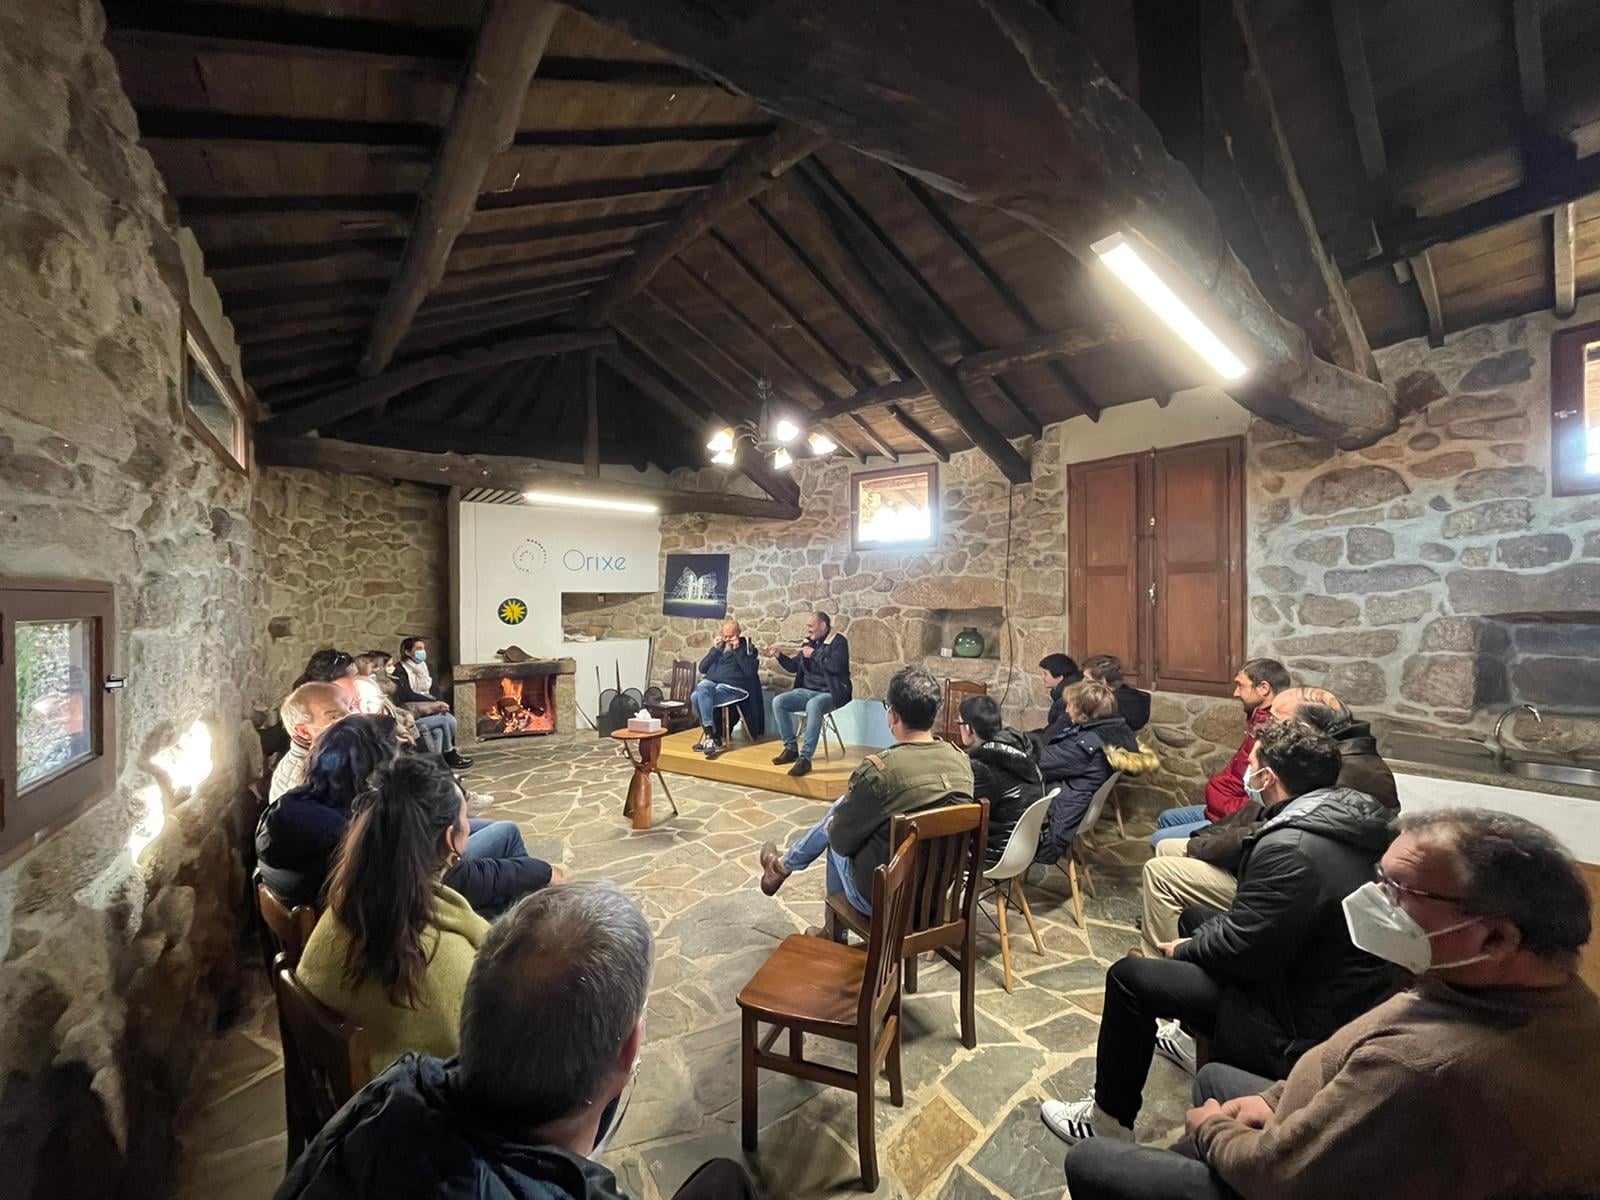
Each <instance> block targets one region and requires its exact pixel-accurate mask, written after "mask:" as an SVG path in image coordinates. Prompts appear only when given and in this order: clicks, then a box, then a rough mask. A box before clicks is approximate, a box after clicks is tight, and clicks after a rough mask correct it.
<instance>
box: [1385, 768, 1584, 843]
mask: <svg viewBox="0 0 1600 1200" xmlns="http://www.w3.org/2000/svg"><path fill="white" fill-rule="evenodd" d="M1394 782H1395V788H1396V790H1397V791H1398V792H1399V793H1400V808H1401V811H1402V812H1406V813H1417V812H1431V811H1433V810H1435V809H1440V808H1494V809H1499V810H1500V811H1501V812H1508V813H1514V814H1516V815H1517V816H1519V817H1526V818H1527V819H1528V820H1530V821H1532V822H1534V823H1535V824H1537V825H1542V826H1544V827H1545V828H1546V829H1548V830H1549V831H1550V832H1551V833H1553V834H1555V835H1556V837H1558V838H1560V839H1561V841H1562V842H1563V844H1565V846H1566V847H1567V849H1568V850H1570V851H1572V854H1573V857H1575V858H1576V859H1577V860H1578V861H1579V862H1585V863H1600V801H1595V800H1589V799H1586V798H1583V797H1578V796H1548V795H1546V794H1545V793H1543V792H1525V791H1522V790H1520V789H1518V788H1506V787H1494V786H1491V785H1490V784H1486V783H1463V782H1461V781H1459V780H1455V779H1434V778H1432V777H1431V776H1424V775H1402V774H1400V773H1399V772H1398V771H1397V772H1395V777H1394Z"/></svg>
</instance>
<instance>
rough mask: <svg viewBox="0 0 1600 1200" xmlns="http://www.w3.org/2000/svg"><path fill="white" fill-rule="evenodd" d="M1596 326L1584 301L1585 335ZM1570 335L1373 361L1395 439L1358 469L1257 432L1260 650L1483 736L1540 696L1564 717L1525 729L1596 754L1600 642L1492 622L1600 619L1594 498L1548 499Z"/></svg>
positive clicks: (1365, 704) (1418, 349) (1551, 628)
mask: <svg viewBox="0 0 1600 1200" xmlns="http://www.w3.org/2000/svg"><path fill="white" fill-rule="evenodd" d="M1597 318H1600V301H1597V300H1595V299H1593V298H1591V299H1590V300H1588V301H1586V302H1585V304H1584V306H1583V308H1582V309H1581V310H1580V312H1579V313H1578V314H1577V316H1576V317H1575V318H1574V321H1575V322H1576V321H1584V320H1590V321H1592V320H1595V319H1597ZM1557 327H1558V324H1557V322H1556V321H1555V320H1554V318H1553V317H1552V316H1550V315H1549V314H1537V315H1534V316H1530V317H1527V318H1522V319H1517V320H1512V321H1506V322H1502V323H1500V324H1496V325H1490V326H1481V327H1478V328H1476V329H1472V330H1468V331H1466V332H1464V333H1460V334H1456V335H1453V336H1451V337H1450V338H1449V339H1448V340H1447V342H1446V344H1445V345H1444V346H1443V347H1442V348H1439V349H1430V348H1429V347H1428V345H1427V344H1426V342H1425V341H1422V340H1417V341H1412V342H1406V343H1403V344H1401V345H1398V346H1393V347H1390V348H1388V349H1386V350H1382V351H1380V352H1379V353H1378V361H1379V364H1380V366H1381V368H1382V370H1383V373H1384V377H1385V378H1386V379H1387V380H1389V381H1390V384H1391V386H1392V387H1393V388H1394V390H1395V393H1396V396H1397V398H1398V401H1399V405H1400V408H1401V411H1402V414H1403V415H1402V419H1401V425H1400V429H1399V430H1398V432H1396V433H1395V434H1393V435H1392V436H1390V437H1388V438H1385V439H1384V440H1383V441H1381V442H1379V443H1378V444H1376V445H1374V446H1370V447H1368V448H1367V449H1365V450H1361V451H1358V452H1355V453H1353V454H1346V453H1340V452H1338V451H1336V450H1335V449H1334V448H1333V447H1331V446H1329V445H1326V444H1323V443H1317V442H1307V441H1302V440H1298V439H1295V438H1293V437H1292V436H1291V435H1289V434H1288V433H1287V432H1286V431H1284V430H1282V429H1279V428H1278V427H1276V426H1270V425H1266V424H1263V423H1258V424H1256V425H1255V426H1254V427H1253V428H1252V430H1251V434H1250V440H1249V444H1250V451H1249V453H1250V466H1249V471H1248V477H1249V486H1250V520H1251V530H1252V535H1253V536H1252V539H1251V545H1250V552H1249V559H1250V567H1251V583H1252V589H1251V590H1252V593H1253V594H1252V599H1251V602H1250V613H1251V620H1250V646H1251V649H1252V651H1253V652H1255V653H1262V654H1270V655H1272V656H1273V657H1276V658H1279V659H1282V660H1283V661H1284V662H1285V663H1286V664H1287V665H1288V666H1289V668H1290V670H1291V671H1292V672H1293V673H1294V675H1295V676H1296V678H1297V679H1303V680H1306V681H1312V682H1317V683H1324V684H1326V685H1327V686H1329V687H1331V688H1333V689H1334V690H1335V691H1337V692H1338V693H1339V694H1340V695H1341V696H1343V697H1345V698H1346V699H1347V700H1348V701H1349V702H1350V703H1351V704H1352V705H1355V706H1357V707H1359V708H1361V709H1363V710H1364V711H1365V712H1368V713H1373V714H1379V715H1383V716H1386V717H1388V718H1392V719H1393V720H1394V721H1398V722H1403V723H1405V724H1408V725H1413V726H1418V727H1428V726H1439V727H1450V726H1454V727H1461V726H1468V727H1472V728H1474V729H1482V728H1483V727H1485V726H1487V725H1488V724H1490V723H1492V721H1493V719H1494V716H1495V714H1496V713H1497V712H1499V711H1500V710H1501V709H1503V708H1504V707H1505V705H1506V704H1508V703H1512V702H1517V701H1523V700H1527V701H1532V702H1533V703H1536V704H1539V705H1541V706H1547V707H1549V708H1550V709H1551V710H1552V712H1555V713H1566V714H1570V715H1569V717H1568V718H1567V719H1565V720H1559V721H1553V722H1550V723H1548V727H1546V728H1540V727H1537V726H1534V725H1533V723H1532V722H1531V721H1527V722H1523V723H1520V724H1519V732H1520V733H1522V734H1524V735H1526V736H1528V737H1530V738H1537V737H1541V736H1542V737H1543V738H1545V739H1546V740H1551V739H1559V740H1562V741H1564V742H1566V743H1567V744H1576V743H1581V742H1584V741H1586V740H1587V741H1591V742H1593V741H1596V740H1600V738H1597V736H1596V735H1597V734H1600V722H1594V721H1585V720H1584V719H1583V717H1584V715H1588V716H1589V717H1594V716H1595V715H1597V708H1600V694H1597V692H1596V689H1595V686H1594V678H1595V676H1594V669H1595V668H1594V662H1595V660H1596V659H1597V658H1600V627H1597V626H1596V625H1595V624H1593V623H1589V624H1547V623H1527V622H1519V621H1508V620H1505V619H1502V618H1501V616H1498V615H1497V614H1511V613H1516V614H1526V613H1552V614H1555V613H1564V612H1572V611H1581V610H1586V611H1588V612H1589V613H1590V614H1591V618H1590V619H1591V622H1592V620H1593V616H1592V614H1593V613H1594V612H1595V611H1596V610H1597V609H1600V496H1589V497H1575V498H1557V497H1554V496H1552V494H1551V484H1550V475H1549V467H1550V419H1549V417H1550V403H1549V397H1550V369H1549V364H1550V357H1549V351H1550V334H1551V332H1552V331H1553V330H1554V329H1555V328H1557Z"/></svg>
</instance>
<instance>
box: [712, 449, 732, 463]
mask: <svg viewBox="0 0 1600 1200" xmlns="http://www.w3.org/2000/svg"><path fill="white" fill-rule="evenodd" d="M711 461H712V462H714V463H715V464H716V465H717V466H719V467H731V466H733V464H734V461H735V459H734V454H733V451H732V450H718V451H717V452H716V453H715V454H713V455H712V456H711Z"/></svg>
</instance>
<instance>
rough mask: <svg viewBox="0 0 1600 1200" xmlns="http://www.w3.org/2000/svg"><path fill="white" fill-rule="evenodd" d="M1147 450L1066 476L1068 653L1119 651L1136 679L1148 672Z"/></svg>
mask: <svg viewBox="0 0 1600 1200" xmlns="http://www.w3.org/2000/svg"><path fill="white" fill-rule="evenodd" d="M1148 457H1149V456H1148V455H1147V454H1129V455H1124V456H1123V457H1121V458H1108V459H1105V460H1103V461H1100V462H1095V463H1085V464H1082V465H1076V466H1073V467H1072V468H1071V469H1070V470H1069V472H1068V479H1067V621H1068V625H1067V631H1068V639H1067V645H1068V651H1067V652H1068V653H1069V654H1071V655H1072V657H1073V658H1075V659H1077V660H1078V661H1079V662H1082V661H1083V660H1084V659H1085V658H1086V657H1088V656H1089V655H1091V654H1115V655H1116V656H1117V657H1118V658H1120V659H1122V665H1123V672H1124V674H1126V675H1127V676H1129V678H1130V679H1133V680H1134V681H1136V682H1138V681H1146V680H1148V678H1149V676H1148V673H1147V662H1148V659H1147V655H1146V653H1145V647H1144V645H1143V644H1142V639H1141V637H1140V625H1141V621H1140V619H1139V617H1140V611H1141V606H1142V605H1147V604H1148V600H1147V598H1146V596H1145V595H1144V594H1143V592H1144V591H1145V585H1144V584H1142V582H1141V579H1142V576H1143V575H1144V574H1145V568H1144V566H1143V563H1142V561H1141V560H1142V558H1143V553H1142V550H1143V541H1144V539H1143V538H1142V536H1141V535H1142V533H1143V528H1142V526H1143V525H1144V524H1146V523H1147V522H1148V517H1147V516H1146V515H1145V511H1144V510H1145V505H1144V502H1143V500H1142V498H1141V496H1142V493H1143V492H1144V490H1145V488H1144V476H1145V474H1146V470H1147V465H1146V460H1147V459H1148Z"/></svg>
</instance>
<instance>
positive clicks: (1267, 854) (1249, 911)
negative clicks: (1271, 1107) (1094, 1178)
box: [1043, 722, 1394, 1142]
mask: <svg viewBox="0 0 1600 1200" xmlns="http://www.w3.org/2000/svg"><path fill="white" fill-rule="evenodd" d="M1338 778H1339V751H1338V749H1337V748H1336V747H1335V746H1334V744H1333V739H1332V738H1330V737H1328V736H1327V734H1324V733H1318V732H1316V731H1315V730H1312V729H1310V728H1308V727H1306V726H1304V725H1301V724H1298V723H1296V722H1290V723H1287V724H1279V723H1276V722H1275V723H1273V724H1271V725H1269V726H1267V727H1266V728H1265V729H1263V730H1262V731H1261V736H1260V738H1259V739H1258V740H1257V741H1256V744H1255V745H1254V746H1253V747H1252V748H1251V751H1250V766H1249V769H1248V772H1247V774H1246V776H1245V784H1246V786H1247V787H1248V788H1250V790H1251V791H1253V792H1256V793H1259V794H1260V795H1261V797H1262V803H1263V804H1265V805H1266V806H1267V809H1266V813H1267V822H1266V824H1265V825H1263V826H1262V828H1261V830H1260V831H1259V832H1258V833H1256V834H1255V835H1254V836H1253V837H1251V838H1250V839H1249V840H1248V841H1247V842H1246V843H1245V848H1244V859H1243V861H1242V863H1241V864H1240V868H1239V891H1238V894H1237V895H1235V896H1234V898H1233V903H1232V905H1231V906H1230V907H1229V908H1228V910H1227V911H1226V912H1219V913H1216V915H1214V916H1211V917H1210V919H1207V920H1205V921H1204V923H1203V924H1200V925H1199V926H1198V928H1196V929H1194V931H1193V936H1192V937H1188V938H1183V939H1180V940H1178V941H1176V942H1167V943H1164V944H1163V945H1161V946H1160V947H1159V948H1158V949H1159V951H1160V953H1161V954H1162V955H1163V957H1159V958H1143V957H1134V956H1132V955H1130V956H1129V957H1127V958H1124V959H1122V960H1121V961H1119V962H1117V963H1115V964H1114V965H1113V966H1112V967H1111V970H1110V971H1108V972H1107V974H1106V990H1105V1008H1104V1012H1103V1014H1102V1016H1101V1019H1100V1035H1099V1045H1098V1052H1097V1057H1096V1061H1095V1086H1094V1092H1093V1094H1092V1095H1090V1096H1088V1097H1086V1098H1085V1099H1083V1100H1079V1101H1076V1102H1074V1103H1071V1104H1067V1103H1063V1102H1061V1101H1057V1100H1050V1101H1046V1102H1045V1105H1044V1111H1043V1116H1044V1122H1045V1124H1046V1125H1048V1126H1049V1127H1050V1129H1051V1131H1052V1132H1053V1133H1055V1134H1056V1135H1057V1136H1058V1137H1060V1138H1062V1139H1063V1140H1065V1141H1067V1142H1080V1141H1082V1140H1084V1139H1085V1138H1092V1137H1096V1136H1099V1137H1114V1138H1121V1139H1122V1140H1123V1141H1131V1140H1133V1122H1134V1118H1135V1117H1136V1116H1138V1114H1139V1105H1140V1096H1141V1093H1142V1092H1143V1091H1144V1081H1145V1076H1146V1075H1147V1074H1148V1073H1149V1071H1150V1062H1151V1059H1152V1057H1153V1056H1154V1054H1155V1053H1156V1051H1157V1049H1158V1045H1157V1040H1156V1037H1157V1028H1156V1022H1157V1019H1158V1018H1161V1017H1172V1018H1176V1019H1178V1020H1180V1021H1181V1022H1182V1023H1183V1024H1184V1025H1185V1026H1186V1027H1188V1028H1190V1029H1192V1030H1194V1031H1195V1032H1197V1033H1200V1034H1203V1035H1205V1036H1208V1037H1210V1038H1211V1039H1212V1044H1213V1053H1214V1055H1215V1057H1216V1059H1217V1060H1218V1061H1220V1062H1226V1063H1228V1064H1230V1065H1232V1066H1236V1067H1240V1068H1242V1069H1244V1070H1247V1071H1253V1072H1255V1073H1256V1074H1259V1075H1266V1076H1269V1077H1271V1078H1273V1079H1279V1078H1282V1077H1283V1076H1284V1075H1286V1074H1288V1072H1289V1068H1290V1067H1291V1066H1293V1065H1294V1062H1295V1060H1296V1059H1298V1058H1299V1057H1300V1055H1302V1054H1304V1053H1305V1052H1306V1051H1307V1050H1308V1049H1310V1048H1311V1047H1312V1046H1315V1045H1316V1044H1317V1043H1318V1042H1320V1041H1322V1040H1323V1039H1324V1038H1326V1037H1327V1036H1328V1035H1329V1034H1331V1033H1332V1032H1333V1031H1334V1030H1336V1029H1338V1028H1339V1026H1341V1025H1343V1024H1344V1023H1345V1022H1346V1021H1349V1020H1351V1019H1352V1018H1354V1017H1356V1016H1358V1015H1360V1014H1361V1013H1364V1012H1366V1011H1367V1009H1369V1008H1371V1007H1372V1005H1374V1004H1376V1003H1377V1002H1378V1001H1379V1000H1380V999H1381V998H1382V997H1383V995H1384V993H1385V992H1386V991H1388V990H1389V988H1390V985H1391V972H1390V970H1389V969H1388V968H1387V967H1386V966H1385V965H1384V963H1383V962H1381V961H1380V960H1378V959H1376V958H1373V957H1372V956H1371V955H1370V954H1367V953H1365V952H1364V951H1361V950H1358V949H1356V947H1355V946H1354V945H1352V944H1351V941H1350V932H1349V930H1348V929H1347V928H1346V926H1345V919H1344V910H1343V908H1342V907H1341V904H1342V902H1343V900H1344V897H1346V896H1348V895H1349V894H1350V893H1351V892H1353V891H1355V889H1356V888H1358V887H1360V886H1361V885H1362V884H1363V883H1365V882H1367V881H1368V880H1370V879H1371V878H1372V869H1373V866H1374V864H1376V863H1377V861H1378V858H1379V857H1380V856H1381V855H1382V854H1383V852H1384V850H1385V849H1387V848H1388V845H1389V842H1390V841H1391V840H1392V838H1393V837H1394V830H1393V827H1392V825H1391V823H1390V821H1391V814H1390V812H1389V810H1388V809H1386V808H1384V807H1383V805H1381V804H1379V803H1378V802H1377V801H1376V800H1374V799H1372V797H1371V796H1368V795H1366V794H1364V793H1362V792H1352V791H1349V790H1348V789H1343V788H1337V787H1335V786H1334V785H1335V783H1336V781H1337V780H1338ZM1162 1053H1168V1051H1167V1050H1166V1049H1164V1048H1163V1049H1162ZM1183 1065H1185V1066H1187V1067H1188V1068H1189V1069H1190V1070H1192V1069H1193V1060H1192V1058H1191V1059H1190V1060H1189V1061H1188V1062H1186V1063H1184V1064H1183Z"/></svg>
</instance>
